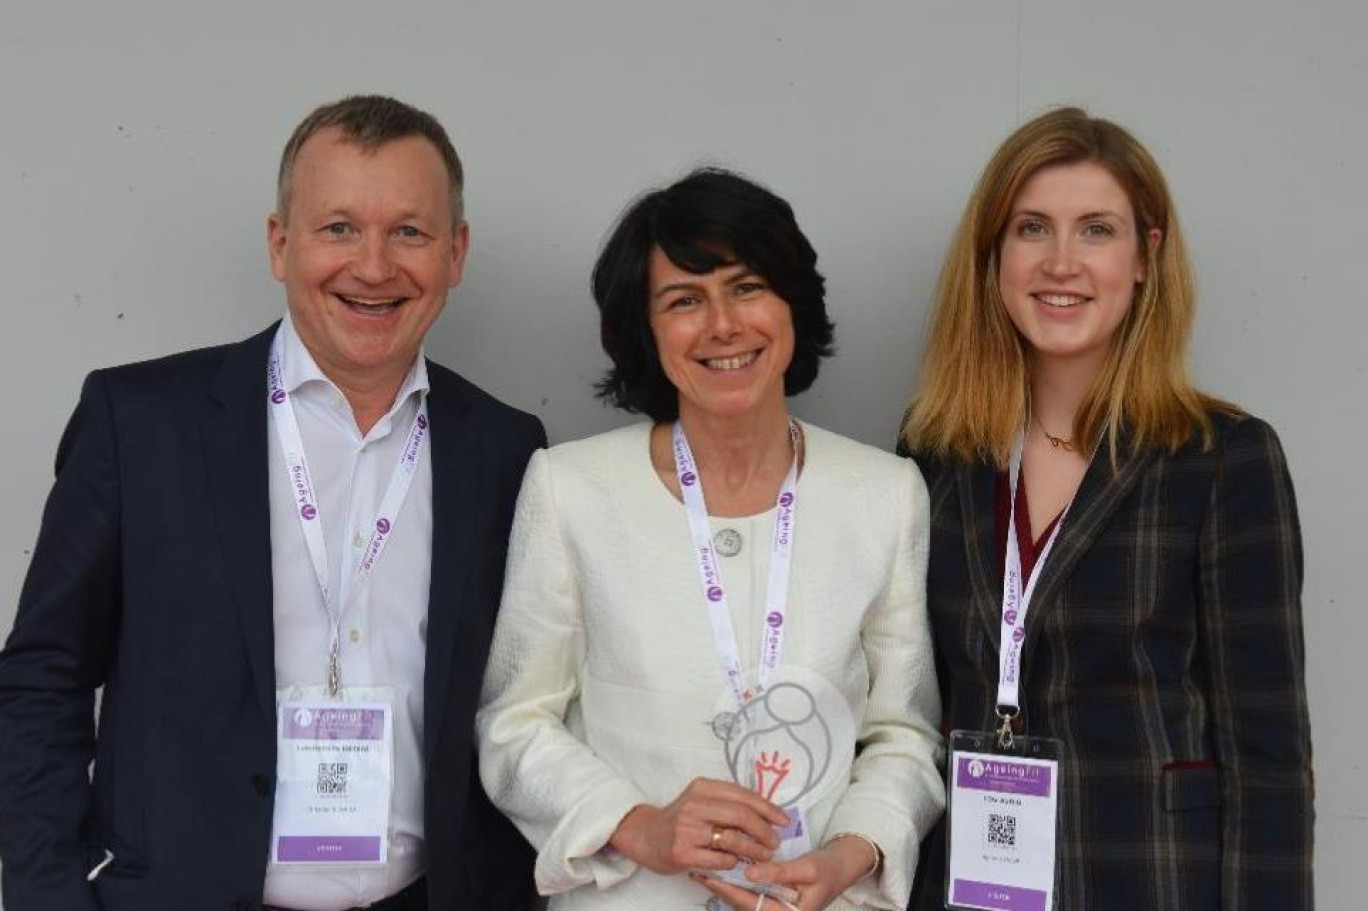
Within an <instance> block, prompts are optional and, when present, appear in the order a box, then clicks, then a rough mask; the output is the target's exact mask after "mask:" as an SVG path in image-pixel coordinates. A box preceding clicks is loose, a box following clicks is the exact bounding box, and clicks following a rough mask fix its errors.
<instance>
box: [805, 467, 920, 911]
mask: <svg viewBox="0 0 1368 911" xmlns="http://www.w3.org/2000/svg"><path fill="white" fill-rule="evenodd" d="M900 468H901V469H902V471H901V472H900V474H901V476H902V478H903V479H904V480H905V484H904V485H903V486H902V487H901V488H900V489H899V490H897V491H896V492H891V491H883V492H881V494H882V495H881V496H879V497H878V498H875V499H872V500H871V501H872V502H878V503H880V504H887V503H889V502H892V503H897V504H898V505H899V507H900V508H901V511H902V521H901V522H900V524H899V529H898V539H897V541H890V542H889V547H890V548H895V557H894V559H893V564H892V566H893V568H892V573H891V576H890V579H889V584H888V587H887V589H886V590H885V592H884V596H883V599H882V601H881V602H880V603H878V604H877V605H875V606H874V608H873V609H872V610H871V611H870V612H869V614H868V616H867V617H866V618H865V623H864V627H863V629H862V630H861V642H862V644H863V646H864V651H865V657H866V661H867V662H868V667H869V694H868V701H867V703H866V706H865V712H864V717H863V718H861V719H860V730H859V733H858V735H857V739H858V741H859V749H858V754H857V756H856V758H855V763H854V765H853V767H852V768H851V779H850V785H849V787H848V788H847V789H846V792H845V794H844V795H842V797H841V800H840V802H839V803H838V804H837V805H836V809H835V811H834V812H833V813H832V816H831V820H830V822H829V823H828V824H827V831H826V836H825V837H827V838H830V837H831V836H832V835H834V834H836V833H839V832H855V833H858V834H860V835H864V836H867V837H869V838H871V839H873V840H874V842H875V844H877V845H879V847H880V849H881V850H882V851H883V855H884V863H883V868H882V871H881V872H880V874H879V875H878V876H877V877H870V878H868V879H865V880H862V881H860V882H858V883H856V884H855V885H854V886H852V887H851V888H850V889H848V890H847V891H846V898H847V899H848V900H849V901H851V902H853V903H855V904H857V905H859V906H861V907H868V908H887V909H899V908H903V907H905V906H906V904H907V896H908V894H909V893H910V892H911V890H912V875H913V872H914V871H915V870H916V867H917V852H918V845H919V844H920V842H921V840H922V838H924V837H925V836H926V834H927V833H928V832H929V831H930V830H931V827H932V826H934V825H935V823H936V821H937V820H938V819H939V818H940V815H941V812H942V810H944V808H945V787H944V785H943V784H942V781H941V776H940V772H939V771H938V767H939V765H940V762H941V752H942V740H941V736H940V729H939V726H940V712H941V704H940V690H939V688H938V686H937V683H936V669H935V659H934V657H933V656H932V651H931V630H930V624H929V621H928V619H927V614H926V560H927V549H928V542H929V537H930V508H929V502H928V499H927V493H926V485H925V484H924V483H923V482H922V478H921V475H920V473H919V472H918V471H917V469H916V467H915V466H914V465H913V463H912V462H910V461H907V462H903V463H901V465H900Z"/></svg>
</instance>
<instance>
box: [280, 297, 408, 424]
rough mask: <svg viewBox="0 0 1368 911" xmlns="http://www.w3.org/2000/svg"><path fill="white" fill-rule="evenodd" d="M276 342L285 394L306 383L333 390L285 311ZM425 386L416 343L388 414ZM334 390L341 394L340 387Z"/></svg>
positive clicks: (332, 385)
mask: <svg viewBox="0 0 1368 911" xmlns="http://www.w3.org/2000/svg"><path fill="white" fill-rule="evenodd" d="M280 342H281V344H280V378H281V382H283V383H284V385H285V391H286V392H287V393H289V394H291V395H293V394H294V393H295V392H297V391H298V390H299V388H300V387H301V386H304V385H305V384H308V383H325V384H327V385H328V386H331V387H332V388H333V389H337V385H336V384H335V383H334V382H333V381H332V380H330V379H328V377H327V375H326V374H325V373H324V372H323V371H322V369H320V368H319V366H318V362H317V361H315V360H314V358H313V355H312V354H310V353H309V349H308V348H306V347H304V342H303V340H301V339H300V337H299V333H298V332H296V331H295V327H294V320H292V319H291V318H290V314H289V312H288V311H286V313H285V318H284V319H283V320H281V322H280ZM428 389H429V386H428V372H427V357H426V356H425V355H424V354H423V349H422V347H421V346H420V347H419V349H418V356H417V357H416V358H414V359H413V365H412V366H411V367H409V371H408V373H407V374H406V375H405V376H404V381H403V382H402V383H400V384H399V392H398V394H397V395H395V397H394V404H393V405H392V406H390V412H389V413H390V414H393V412H394V409H395V408H397V407H399V406H400V405H401V404H402V403H404V402H406V401H408V398H409V396H411V395H413V394H414V393H415V392H416V393H419V394H420V395H424V396H426V395H427V393H428ZM337 391H338V393H339V394H341V390H340V389H338V390H337Z"/></svg>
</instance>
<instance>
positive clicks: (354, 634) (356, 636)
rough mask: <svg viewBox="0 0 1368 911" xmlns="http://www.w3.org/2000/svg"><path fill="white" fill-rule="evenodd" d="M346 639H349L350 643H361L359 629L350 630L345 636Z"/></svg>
mask: <svg viewBox="0 0 1368 911" xmlns="http://www.w3.org/2000/svg"><path fill="white" fill-rule="evenodd" d="M347 638H348V639H350V640H351V641H352V642H360V641H361V631H360V630H359V629H354V630H352V631H351V632H350V633H348V634H347Z"/></svg>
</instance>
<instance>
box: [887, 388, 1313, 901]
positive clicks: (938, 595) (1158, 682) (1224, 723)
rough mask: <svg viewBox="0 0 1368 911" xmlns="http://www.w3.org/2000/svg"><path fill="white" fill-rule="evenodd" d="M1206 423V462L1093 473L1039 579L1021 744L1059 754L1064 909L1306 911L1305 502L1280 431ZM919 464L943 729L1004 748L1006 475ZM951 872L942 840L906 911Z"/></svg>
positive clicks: (1177, 460) (1245, 420)
mask: <svg viewBox="0 0 1368 911" xmlns="http://www.w3.org/2000/svg"><path fill="white" fill-rule="evenodd" d="M1213 420H1214V421H1215V429H1216V442H1215V446H1214V448H1213V449H1211V450H1209V451H1206V452H1203V451H1202V448H1201V446H1200V443H1196V442H1194V443H1191V444H1189V445H1187V446H1185V447H1183V448H1182V449H1180V450H1179V451H1178V452H1176V453H1168V452H1167V451H1162V450H1158V449H1155V448H1141V449H1140V450H1138V451H1136V452H1134V453H1133V454H1131V455H1130V456H1127V457H1122V459H1121V461H1120V464H1119V466H1118V468H1117V469H1116V470H1115V471H1113V469H1112V467H1111V463H1110V460H1109V459H1108V458H1106V456H1105V454H1099V457H1098V458H1096V459H1094V460H1093V462H1092V464H1091V465H1090V466H1089V468H1088V471H1087V474H1086V475H1085V476H1084V478H1083V481H1082V483H1081V484H1080V486H1079V489H1078V494H1077V496H1076V498H1075V500H1074V504H1073V507H1072V509H1071V510H1070V512H1069V515H1068V517H1067V521H1066V523H1065V524H1064V526H1063V527H1062V528H1061V530H1060V533H1059V537H1058V539H1057V540H1056V542H1055V546H1054V551H1053V553H1052V554H1051V556H1050V559H1049V561H1048V562H1047V563H1046V565H1045V566H1044V567H1042V569H1041V577H1040V580H1039V581H1038V582H1037V587H1036V593H1035V597H1034V599H1033V602H1032V605H1031V612H1030V615H1029V617H1028V620H1027V625H1028V629H1027V634H1026V640H1025V657H1024V663H1023V670H1022V678H1023V679H1022V699H1021V701H1022V703H1023V705H1022V716H1021V719H1020V721H1021V723H1020V725H1019V728H1018V730H1019V732H1021V733H1026V734H1031V735H1036V736H1046V737H1055V738H1058V739H1060V740H1062V741H1063V742H1064V744H1065V749H1066V755H1067V757H1068V758H1067V759H1066V761H1065V762H1064V764H1063V765H1062V768H1061V784H1062V789H1061V817H1062V821H1061V844H1060V870H1061V876H1060V888H1059V907H1060V908H1062V909H1066V911H1085V909H1086V911H1126V909H1137V911H1140V909H1143V911H1180V909H1181V911H1205V909H1212V911H1216V909H1221V911H1255V909H1270V911H1271V909H1276V911H1305V909H1310V908H1312V907H1313V897H1312V881H1311V843H1312V820H1313V812H1312V777H1311V737H1310V727H1309V722H1308V719H1307V709H1306V690H1305V685H1304V682H1303V665H1304V652H1303V644H1302V625H1301V581H1302V551H1301V535H1300V527H1299V525H1298V521H1297V510H1296V503H1295V500H1294V498H1293V493H1292V484H1291V479H1290V478H1289V476H1288V473H1287V468H1286V465H1285V464H1284V461H1283V453H1282V449H1281V447H1280V445H1279V443H1278V439H1277V436H1276V435H1275V434H1274V432H1273V430H1272V428H1270V427H1269V426H1268V425H1267V424H1265V423H1263V422H1262V421H1259V420H1257V419H1254V418H1250V417H1238V418H1236V417H1230V416H1225V415H1213ZM1128 449H1129V447H1123V448H1122V449H1121V451H1122V452H1127V451H1128ZM918 464H919V465H920V467H921V469H922V471H923V473H924V475H925V477H926V481H927V485H928V487H929V489H930V494H931V523H932V526H931V562H930V567H929V571H928V578H927V588H928V598H927V604H928V609H929V611H930V613H931V623H932V628H933V632H934V635H935V643H936V648H937V671H938V674H939V677H940V682H941V691H942V694H943V698H944V703H945V719H946V730H947V731H948V730H950V729H954V728H965V729H973V730H992V729H993V728H995V727H996V723H995V717H994V704H995V702H996V695H997V677H998V637H999V624H1000V622H1001V619H1000V618H1001V600H1002V569H1001V559H1000V556H999V554H998V552H997V551H998V545H997V544H996V541H995V537H996V535H995V505H996V496H997V493H996V474H997V473H996V470H995V469H994V468H993V467H992V466H989V465H978V464H973V465H971V464H963V463H958V462H944V461H938V460H934V459H927V458H918ZM944 862H945V846H944V833H943V831H938V832H935V833H933V834H932V835H931V836H930V837H929V838H928V841H927V843H926V844H925V845H924V846H923V852H922V860H921V867H920V869H919V871H918V879H917V885H916V887H915V888H914V892H913V897H912V906H913V907H914V908H917V909H931V908H940V907H941V906H942V904H941V903H942V894H943V889H944V878H945V871H944Z"/></svg>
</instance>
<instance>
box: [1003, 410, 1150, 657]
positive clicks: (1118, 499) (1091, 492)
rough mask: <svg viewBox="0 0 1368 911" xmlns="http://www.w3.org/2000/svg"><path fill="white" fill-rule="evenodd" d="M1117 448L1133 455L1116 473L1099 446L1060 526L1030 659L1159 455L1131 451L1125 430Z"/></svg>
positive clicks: (1035, 613)
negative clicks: (1068, 588) (1080, 567)
mask: <svg viewBox="0 0 1368 911" xmlns="http://www.w3.org/2000/svg"><path fill="white" fill-rule="evenodd" d="M1117 444H1118V449H1119V450H1120V451H1121V452H1122V453H1128V454H1126V455H1123V456H1122V457H1121V460H1120V462H1119V464H1118V465H1117V467H1116V470H1115V471H1113V470H1112V465H1111V459H1110V458H1108V457H1107V455H1106V453H1105V451H1104V449H1105V447H1104V446H1099V447H1098V452H1097V455H1096V456H1094V457H1093V459H1092V461H1091V462H1090V463H1089V465H1088V470H1087V472H1086V473H1085V474H1084V475H1083V480H1082V481H1081V482H1080V483H1079V485H1078V492H1077V493H1076V494H1075V495H1074V499H1073V505H1072V506H1071V507H1070V508H1069V514H1068V515H1067V516H1066V517H1065V521H1064V524H1063V525H1062V526H1060V529H1059V537H1058V538H1056V539H1055V543H1054V547H1053V548H1052V549H1051V551H1050V556H1049V559H1048V560H1046V561H1045V564H1044V565H1043V566H1041V567H1040V579H1039V580H1038V581H1037V582H1036V587H1035V592H1034V594H1032V596H1031V608H1030V619H1029V620H1028V622H1027V624H1026V641H1025V643H1024V646H1023V648H1024V651H1025V654H1026V655H1027V656H1029V655H1031V654H1032V653H1033V652H1032V643H1033V642H1034V640H1035V639H1037V638H1038V637H1039V633H1040V629H1041V624H1042V623H1043V618H1044V617H1045V616H1046V615H1047V614H1049V612H1050V611H1051V610H1052V609H1053V608H1054V606H1055V604H1056V602H1057V601H1058V600H1059V598H1058V596H1059V592H1060V589H1061V588H1062V587H1063V585H1064V584H1065V582H1067V581H1068V579H1069V576H1070V574H1071V573H1072V572H1073V568H1074V565H1075V564H1076V563H1077V562H1078V560H1079V558H1081V557H1082V556H1083V555H1084V554H1085V553H1087V552H1088V548H1090V547H1092V544H1093V542H1094V541H1095V540H1097V537H1098V535H1100V534H1101V533H1102V531H1103V529H1105V528H1106V527H1107V523H1108V522H1109V521H1110V520H1111V518H1112V516H1113V515H1114V514H1115V513H1116V510H1117V508H1118V507H1120V505H1121V503H1122V501H1124V500H1125V499H1126V496H1127V495H1128V494H1129V493H1130V492H1131V490H1133V489H1134V488H1135V485H1136V483H1137V482H1138V481H1139V480H1140V477H1141V476H1142V475H1143V474H1144V473H1145V469H1146V468H1148V467H1149V464H1150V462H1152V461H1153V460H1154V457H1155V456H1156V455H1157V454H1158V450H1157V449H1156V448H1155V447H1153V446H1142V447H1141V448H1140V449H1138V450H1136V451H1133V452H1132V451H1130V441H1129V434H1128V433H1126V432H1125V431H1122V433H1121V434H1120V438H1119V439H1118V440H1117Z"/></svg>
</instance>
